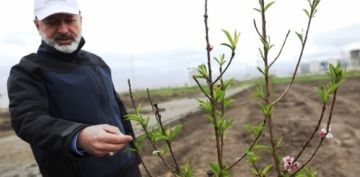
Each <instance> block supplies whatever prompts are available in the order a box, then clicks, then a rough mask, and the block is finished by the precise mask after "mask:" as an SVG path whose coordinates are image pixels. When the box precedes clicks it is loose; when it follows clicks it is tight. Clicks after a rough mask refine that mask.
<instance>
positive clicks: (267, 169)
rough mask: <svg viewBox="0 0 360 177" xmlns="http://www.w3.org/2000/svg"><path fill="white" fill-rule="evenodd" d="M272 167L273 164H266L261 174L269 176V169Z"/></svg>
mask: <svg viewBox="0 0 360 177" xmlns="http://www.w3.org/2000/svg"><path fill="white" fill-rule="evenodd" d="M271 168H272V164H268V165H266V166H265V167H264V168H263V169H262V170H261V176H268V175H267V174H268V173H269V171H270V170H271Z"/></svg>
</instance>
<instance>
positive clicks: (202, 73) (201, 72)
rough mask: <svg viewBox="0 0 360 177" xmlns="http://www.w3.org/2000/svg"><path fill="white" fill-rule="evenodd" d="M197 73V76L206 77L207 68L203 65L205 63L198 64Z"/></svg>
mask: <svg viewBox="0 0 360 177" xmlns="http://www.w3.org/2000/svg"><path fill="white" fill-rule="evenodd" d="M197 71H198V73H199V76H201V77H203V78H207V77H208V70H207V68H206V66H205V64H201V65H199V66H198V70H197Z"/></svg>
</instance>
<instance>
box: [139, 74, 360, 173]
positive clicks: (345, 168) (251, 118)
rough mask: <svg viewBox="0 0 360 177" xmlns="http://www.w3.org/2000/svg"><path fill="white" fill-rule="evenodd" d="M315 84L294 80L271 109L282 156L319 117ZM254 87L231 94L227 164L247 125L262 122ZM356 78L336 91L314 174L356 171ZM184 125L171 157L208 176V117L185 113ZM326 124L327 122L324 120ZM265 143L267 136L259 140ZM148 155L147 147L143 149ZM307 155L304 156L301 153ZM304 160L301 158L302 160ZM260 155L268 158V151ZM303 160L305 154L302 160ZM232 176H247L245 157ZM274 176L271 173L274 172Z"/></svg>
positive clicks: (359, 85) (153, 166) (359, 139)
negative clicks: (330, 135)
mask: <svg viewBox="0 0 360 177" xmlns="http://www.w3.org/2000/svg"><path fill="white" fill-rule="evenodd" d="M317 85H318V84H317V83H306V84H305V83H301V84H295V85H294V87H293V89H292V90H291V91H290V92H289V94H288V95H287V97H286V99H284V100H283V101H282V102H281V103H280V104H279V105H278V106H277V107H276V108H275V112H274V113H275V114H274V115H275V116H274V119H275V127H276V128H275V132H276V135H278V136H279V135H282V136H283V138H284V140H285V146H284V147H283V148H282V149H281V152H280V155H281V156H285V155H292V156H295V155H296V154H297V152H298V151H299V150H300V149H301V147H302V145H303V144H304V143H305V140H306V138H307V137H308V136H309V135H310V133H311V132H312V130H313V129H314V127H315V125H316V122H317V120H318V117H319V116H320V110H321V105H320V104H319V99H318V97H317V95H316V94H315V93H314V92H313V88H314V87H315V86H317ZM284 87H285V86H284V85H281V86H278V87H276V93H279V90H283V89H284ZM252 92H253V90H251V89H248V90H246V91H244V92H242V93H240V94H238V95H236V97H235V98H234V100H235V102H234V106H233V107H232V108H231V109H230V110H228V116H229V117H231V118H233V120H234V123H233V126H232V127H231V129H230V131H229V132H228V134H227V136H226V139H225V142H226V145H225V161H226V162H228V163H232V162H234V160H235V159H236V158H237V157H239V156H241V155H242V150H243V148H244V145H245V144H246V143H249V142H251V141H252V137H251V136H249V134H248V133H247V132H246V131H244V129H243V128H242V126H243V125H244V124H245V123H250V122H255V121H257V120H260V119H261V117H262V113H260V112H259V109H258V108H257V106H256V101H255V100H254V99H252V98H251V96H250V95H251V94H252ZM359 100H360V78H352V79H347V80H346V82H345V84H344V85H343V87H342V88H341V89H340V91H339V93H338V98H337V103H336V105H335V111H334V115H333V123H332V126H331V127H332V133H333V134H334V138H333V139H330V140H327V141H326V142H325V143H324V144H323V147H322V149H320V150H319V152H318V155H317V156H316V157H315V158H314V159H313V161H312V162H311V163H310V166H311V167H312V168H313V169H314V170H316V171H317V172H318V177H358V176H359V174H360V167H359V165H360V152H359V150H358V149H359V147H360V129H359V128H358V127H360V117H359V115H360V102H359ZM181 123H182V124H184V129H183V131H182V133H181V134H180V136H179V138H178V139H177V140H176V142H175V143H174V149H175V155H176V156H177V158H178V159H179V161H180V163H182V162H184V161H186V160H190V161H191V164H192V166H193V170H194V176H196V177H206V176H207V175H206V171H207V169H208V161H215V160H216V156H215V153H216V152H215V141H214V138H213V134H214V133H213V131H212V128H210V126H209V125H208V121H207V118H206V117H205V116H204V115H202V114H195V115H189V116H187V117H186V118H184V119H182V121H181ZM322 126H325V123H323V124H322ZM262 139H263V140H264V141H268V136H265V137H263V138H262ZM319 139H320V138H315V139H314V140H313V141H314V143H312V144H311V146H310V148H309V150H308V151H306V152H307V153H306V155H307V156H309V155H310V153H312V149H313V148H314V147H315V146H316V145H317V143H318V141H319ZM145 153H148V154H151V151H150V150H149V151H148V152H145ZM305 158H306V157H305ZM305 158H301V159H300V162H302V161H303V160H304V159H305ZM144 159H145V161H146V164H147V166H148V168H150V171H151V172H152V173H153V174H154V176H157V177H168V176H172V175H171V174H170V173H169V172H166V171H165V170H164V168H162V167H160V166H162V163H161V162H160V161H159V160H158V159H157V158H154V157H152V156H146V157H145V158H144ZM264 159H266V160H267V161H270V162H271V161H272V157H271V156H269V155H268V154H266V155H265V156H264ZM306 159H307V158H306ZM232 176H234V177H249V176H251V175H250V173H249V167H248V164H247V163H246V159H245V160H243V161H242V162H240V163H239V164H238V165H237V166H235V167H234V168H232ZM272 176H274V175H272Z"/></svg>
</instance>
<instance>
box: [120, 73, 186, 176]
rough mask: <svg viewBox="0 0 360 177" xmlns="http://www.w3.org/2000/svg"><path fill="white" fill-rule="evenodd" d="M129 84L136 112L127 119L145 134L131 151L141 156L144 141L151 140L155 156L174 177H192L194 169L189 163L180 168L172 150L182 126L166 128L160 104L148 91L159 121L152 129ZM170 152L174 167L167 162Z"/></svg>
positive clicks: (147, 171)
mask: <svg viewBox="0 0 360 177" xmlns="http://www.w3.org/2000/svg"><path fill="white" fill-rule="evenodd" d="M128 84H129V93H130V99H131V101H132V104H133V107H134V109H135V111H134V113H131V114H127V115H126V119H127V120H131V121H133V122H135V123H137V124H138V125H140V126H141V127H142V130H143V131H144V134H145V135H143V136H140V138H136V139H135V143H134V144H135V148H133V149H130V150H133V151H136V152H137V153H138V154H139V153H140V149H141V148H140V147H142V146H143V144H144V140H145V139H147V140H149V142H150V144H151V146H152V148H153V155H156V156H158V157H159V158H160V159H161V161H162V163H163V165H164V166H165V167H166V168H167V169H168V170H169V171H170V172H171V173H172V174H173V176H174V177H192V168H191V166H190V164H189V162H186V163H185V164H184V165H182V166H179V163H178V162H177V159H176V158H175V152H174V151H173V148H172V143H173V142H174V139H175V137H176V135H177V134H178V133H179V132H180V131H181V128H182V125H181V124H177V125H176V126H174V127H165V126H164V125H163V123H162V118H161V114H160V111H159V107H158V104H157V103H153V101H152V99H151V96H150V91H149V90H148V89H147V93H148V99H149V102H150V105H151V107H152V110H153V112H154V115H155V118H156V121H157V126H155V127H150V126H149V119H150V118H149V117H147V118H145V117H143V115H142V114H141V112H142V109H141V105H139V106H136V104H135V101H134V98H133V94H132V89H131V83H130V80H128ZM159 143H165V145H163V146H161V147H158V146H157V145H158V144H159ZM168 152H170V156H171V159H172V164H173V165H171V164H170V163H169V162H167V160H166V158H165V157H166V155H167V154H168ZM140 159H141V158H140ZM141 162H142V165H143V167H144V169H145V171H146V173H147V175H148V176H150V177H151V176H152V175H151V173H150V171H149V170H148V169H147V168H146V165H145V163H143V160H141Z"/></svg>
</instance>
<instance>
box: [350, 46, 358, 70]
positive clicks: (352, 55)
mask: <svg viewBox="0 0 360 177" xmlns="http://www.w3.org/2000/svg"><path fill="white" fill-rule="evenodd" d="M350 60H351V65H352V66H353V67H360V49H357V50H352V51H350Z"/></svg>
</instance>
